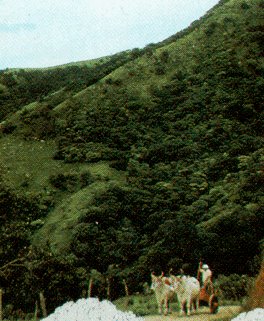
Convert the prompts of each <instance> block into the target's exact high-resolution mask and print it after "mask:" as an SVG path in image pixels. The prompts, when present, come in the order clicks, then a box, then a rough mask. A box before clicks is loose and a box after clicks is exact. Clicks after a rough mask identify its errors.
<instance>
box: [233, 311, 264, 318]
mask: <svg viewBox="0 0 264 321" xmlns="http://www.w3.org/2000/svg"><path fill="white" fill-rule="evenodd" d="M263 320H264V309H259V308H258V309H255V310H252V311H249V312H243V313H240V314H239V315H238V316H237V317H235V318H234V319H232V321H263Z"/></svg>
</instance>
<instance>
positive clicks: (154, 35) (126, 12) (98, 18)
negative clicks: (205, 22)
mask: <svg viewBox="0 0 264 321" xmlns="http://www.w3.org/2000/svg"><path fill="white" fill-rule="evenodd" d="M218 1H219V0H159V1H158V0H0V70H2V69H5V68H42V67H49V66H56V65H61V64H65V63H70V62H77V61H83V60H89V59H93V58H99V57H103V56H107V55H112V54H115V53H117V52H120V51H123V50H127V49H133V48H143V47H145V46H146V45H148V44H150V43H156V42H159V41H162V40H164V39H166V38H168V37H169V36H171V35H173V34H175V33H177V32H178V31H180V30H182V29H184V28H186V27H188V26H189V25H190V24H191V23H192V22H193V21H194V20H197V19H198V18H200V17H201V16H203V15H204V14H205V13H206V11H208V10H209V9H211V8H212V7H213V6H214V5H215V4H217V3H218Z"/></svg>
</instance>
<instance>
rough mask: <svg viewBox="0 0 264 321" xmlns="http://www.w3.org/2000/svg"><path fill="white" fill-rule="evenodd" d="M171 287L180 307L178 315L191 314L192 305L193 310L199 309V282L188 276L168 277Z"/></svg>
mask: <svg viewBox="0 0 264 321" xmlns="http://www.w3.org/2000/svg"><path fill="white" fill-rule="evenodd" d="M170 280H171V283H172V287H173V289H174V291H175V293H176V294H177V297H178V301H179V305H180V315H183V314H184V312H185V306H186V314H187V315H190V314H191V308H192V304H194V306H195V309H198V307H199V295H200V283H199V281H198V280H197V279H196V278H194V277H190V276H183V277H178V276H171V277H170Z"/></svg>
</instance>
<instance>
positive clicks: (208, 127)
mask: <svg viewBox="0 0 264 321" xmlns="http://www.w3.org/2000/svg"><path fill="white" fill-rule="evenodd" d="M263 8H264V2H263V0H253V1H252V0H251V1H246V0H245V1H240V0H229V1H220V3H219V5H217V6H216V7H215V8H214V9H213V10H211V11H210V14H207V15H206V16H205V17H204V18H202V19H200V21H199V22H196V23H195V24H193V25H192V26H190V28H189V29H187V30H185V31H184V32H183V33H182V34H181V36H175V37H171V38H169V39H168V40H167V41H164V42H163V43H160V44H159V45H156V46H155V45H152V46H148V47H146V48H145V49H144V50H134V51H132V52H125V53H121V54H120V55H119V56H118V57H119V58H118V59H117V61H118V62H116V60H113V61H115V62H116V64H111V63H110V65H111V66H110V67H109V61H111V59H110V60H108V61H107V62H103V61H102V62H101V63H99V64H98V65H97V66H96V67H90V68H97V69H96V72H95V71H94V70H95V69H93V72H94V74H93V72H91V74H92V75H95V76H94V78H93V79H92V80H91V81H90V80H89V81H87V78H89V79H90V78H91V75H90V74H89V73H88V72H87V69H82V68H84V67H82V68H80V67H78V68H80V69H78V70H77V69H76V68H77V67H76V68H75V67H74V68H75V69H74V70H73V69H71V68H72V67H69V69H68V68H66V67H65V68H63V69H61V70H63V74H64V76H63V77H61V75H60V73H59V72H58V70H57V71H56V72H58V75H57V76H56V72H55V71H54V72H53V73H52V79H54V81H52V82H50V87H46V86H45V85H41V86H40V87H41V89H40V90H38V93H36V92H35V89H36V88H38V87H36V84H41V81H43V84H45V83H46V82H47V79H49V78H47V75H48V74H47V71H41V70H38V71H37V74H36V75H37V76H36V77H37V78H36V80H35V81H34V80H33V79H31V80H32V81H33V82H31V80H30V79H27V76H28V75H29V74H30V72H29V71H16V72H12V71H8V72H7V71H5V72H2V74H1V75H0V76H1V77H0V81H1V83H2V85H1V88H0V90H1V95H2V96H1V97H2V98H3V99H2V105H1V113H2V120H3V121H2V123H1V130H2V137H1V139H0V144H1V146H2V147H3V148H5V149H6V150H8V153H6V154H1V156H0V157H1V159H0V160H1V162H2V164H6V163H9V164H8V166H9V168H4V166H2V168H1V177H2V184H1V199H0V200H1V202H2V204H3V206H2V207H1V211H2V212H3V213H1V214H2V216H1V218H2V220H3V222H4V223H3V227H2V229H3V232H4V233H3V235H4V237H2V240H1V246H2V254H1V258H0V259H1V262H2V265H4V264H6V263H7V262H8V260H11V259H12V258H13V259H16V257H17V256H19V257H21V258H23V260H25V261H26V262H33V263H34V264H35V265H34V264H33V263H32V264H33V267H32V269H33V270H34V269H35V270H34V273H33V274H30V273H29V274H27V275H26V278H27V279H28V280H31V279H30V278H35V280H37V281H36V282H35V283H34V284H32V283H31V282H30V281H28V284H27V285H26V286H25V288H27V287H28V288H30V289H31V290H30V291H33V292H34V291H37V289H39V288H44V289H46V291H51V290H52V291H53V293H56V298H57V299H56V298H55V295H54V302H57V301H56V300H62V297H64V298H65V296H66V297H67V296H68V297H71V296H76V297H78V295H79V291H80V289H79V288H81V284H83V283H82V282H84V280H85V278H86V277H87V275H88V274H89V273H90V272H91V271H95V270H96V271H98V273H99V272H100V273H102V275H108V274H109V273H110V272H109V271H110V270H109V269H110V268H112V267H113V266H115V268H114V269H112V272H111V273H113V275H112V276H113V277H117V276H118V277H122V278H125V279H126V280H127V282H128V285H129V289H131V291H138V290H141V289H142V284H143V283H144V282H145V281H146V280H148V277H149V272H150V271H151V270H156V271H157V272H158V271H161V270H165V271H166V270H168V269H169V268H171V267H172V268H174V269H175V270H177V269H178V268H179V267H180V266H181V265H182V264H183V263H189V264H190V265H191V266H192V268H193V272H194V270H195V269H196V267H197V262H198V260H199V258H201V257H202V258H204V259H205V260H206V261H207V262H208V263H209V264H210V265H211V266H212V267H213V270H214V273H215V275H217V274H219V273H224V274H229V273H238V274H242V273H246V274H254V273H255V272H256V269H257V267H258V262H259V258H260V251H261V240H263V238H264V233H263V232H264V231H263V229H264V213H263V178H264V176H263V108H262V103H263V92H264V80H263V67H264V65H263V43H264V37H263V21H264V19H263V18H264V16H263V12H264V11H263ZM113 59H114V58H113ZM108 67H109V68H108ZM90 71H91V70H90ZM28 72H29V74H27V73H28ZM33 74H34V73H33ZM78 76H80V77H84V78H82V79H85V80H81V81H79V80H78ZM56 77H58V78H56ZM7 78H8V79H9V80H8V81H10V82H9V83H8V82H7ZM10 79H11V80H10ZM22 79H23V85H24V87H23V86H22V85H21V84H22ZM12 81H13V82H14V81H15V82H16V83H15V85H14V84H13V83H12ZM21 86H22V87H21ZM11 88H13V89H11ZM19 88H20V89H19ZM21 88H23V89H21ZM12 90H13V92H12ZM36 90H37V89H36ZM43 90H44V91H43ZM25 92H26V93H27V94H26V96H25ZM40 93H41V94H40ZM54 142H55V144H54ZM19 144H20V145H21V146H24V148H23V150H24V151H27V152H25V155H24V158H23V164H24V167H23V166H22V165H21V166H17V167H16V163H17V164H22V162H21V161H20V156H19V155H20V153H15V152H14V151H16V150H17V148H18V147H17V146H19ZM33 149H34V150H35V151H37V153H38V155H42V156H36V159H38V164H36V163H34V160H32V158H31V157H30V156H29V155H30V151H32V150H33ZM12 151H13V157H11V156H10V157H9V156H8V155H12ZM38 151H42V152H38ZM3 155H4V156H3ZM14 155H16V156H15V157H14ZM8 157H9V158H8ZM41 159H42V160H43V162H45V164H48V165H45V166H42V165H41ZM26 167H27V168H28V170H26V169H25V168H26ZM12 168H18V173H16V172H15V171H13V170H12ZM19 168H21V170H20V169H19ZM31 168H32V169H34V170H32V171H31ZM38 169H39V171H38ZM19 171H20V172H19ZM27 171H28V173H27ZM22 172H23V175H25V177H24V179H23V181H22V180H19V179H18V174H20V175H21V173H22ZM26 174H27V175H29V176H26ZM40 174H41V176H40ZM30 175H31V176H30ZM20 177H21V176H20ZM34 182H40V183H39V184H37V185H36V184H35V185H34ZM41 182H42V183H41ZM14 200H15V201H14ZM2 208H4V210H2ZM21 208H23V210H22V211H21ZM14 224H16V225H17V226H18V227H19V228H18V229H17V231H19V232H17V234H16V235H14V233H12V230H13V227H14ZM40 226H41V227H40ZM7 231H8V232H7ZM60 235H63V237H62V238H61V239H60ZM4 242H6V243H7V244H8V246H9V249H12V250H13V256H12V257H11V258H10V257H8V252H7V250H6V249H4ZM14 244H15V245H16V247H15V249H16V250H15V251H14ZM30 245H33V246H34V248H35V247H36V248H38V249H35V250H34V251H33V250H32V249H31V250H30V254H29V252H28V250H27V249H28V247H29V246H30ZM39 245H41V250H42V251H40V246H39ZM44 245H46V246H47V247H45V246H44ZM32 251H33V252H34V255H33V254H32ZM52 253H56V255H59V256H55V254H54V256H53V254H52ZM58 253H59V254H58ZM30 255H31V256H30ZM32 257H33V258H32ZM47 262H49V264H50V265H49V266H50V268H48V267H47V264H48V263H47ZM32 269H31V272H32ZM44 271H45V272H44ZM11 272H12V269H11ZM11 272H10V274H9V275H12V273H14V272H12V273H11ZM16 273H18V272H16ZM25 273H26V272H25V271H23V272H19V273H18V276H17V277H18V278H20V277H21V278H25V275H24V274H25ZM43 273H44V274H45V275H46V276H48V277H49V278H50V279H51V283H50V284H49V285H46V284H44V283H43V281H41V278H42V275H43ZM61 273H64V275H66V276H65V278H66V282H65V279H63V278H62V275H61ZM33 275H34V276H33ZM5 282H6V283H8V282H9V277H6V281H5ZM78 286H79V287H78ZM65 287H67V289H66V288H65ZM14 288H15V286H14ZM69 289H71V291H70V292H68V290H69ZM10 291H11V290H10ZM12 291H13V290H12ZM58 292H59V294H58ZM120 293H121V292H120V289H119V288H118V287H117V289H116V292H115V296H118V295H120ZM100 295H102V296H103V295H104V294H103V293H100ZM54 304H55V303H54Z"/></svg>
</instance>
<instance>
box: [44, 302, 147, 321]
mask: <svg viewBox="0 0 264 321" xmlns="http://www.w3.org/2000/svg"><path fill="white" fill-rule="evenodd" d="M87 320H91V321H143V320H144V319H143V318H141V317H137V316H136V315H135V314H134V313H132V312H122V311H120V310H117V308H116V307H115V305H114V304H113V303H111V302H110V301H107V300H104V301H99V300H98V299H97V298H89V299H79V300H78V301H76V302H73V301H70V302H66V303H65V304H63V305H62V306H60V307H58V308H56V310H55V311H54V313H53V314H51V315H49V316H48V317H47V318H45V319H42V321H87Z"/></svg>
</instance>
